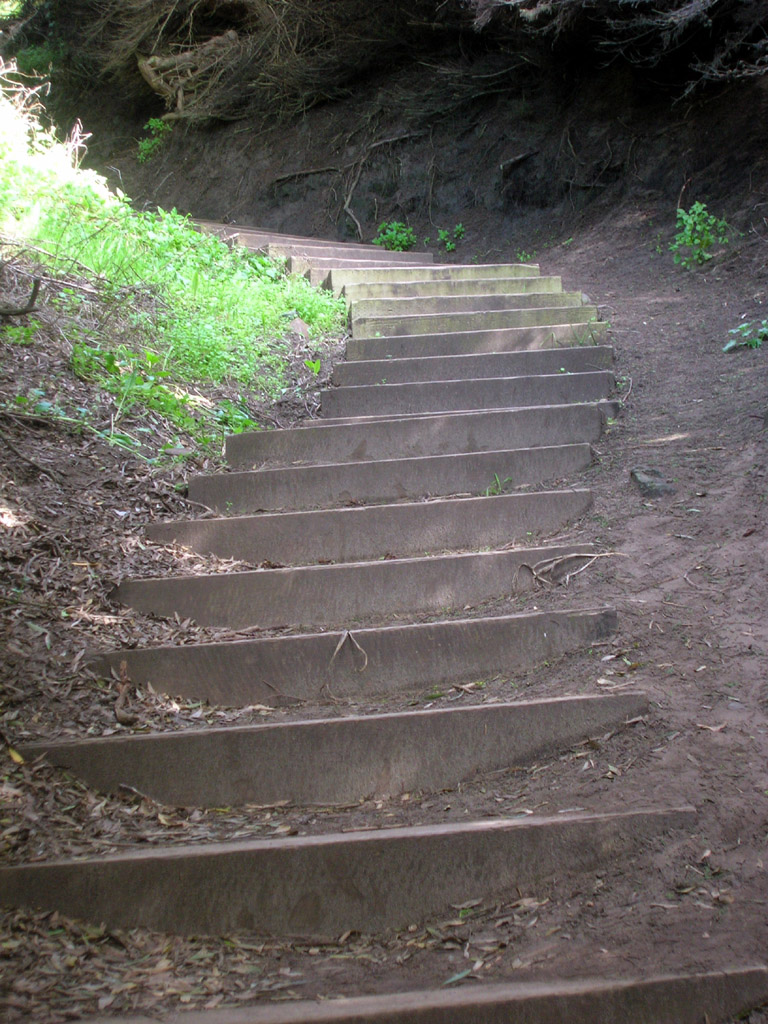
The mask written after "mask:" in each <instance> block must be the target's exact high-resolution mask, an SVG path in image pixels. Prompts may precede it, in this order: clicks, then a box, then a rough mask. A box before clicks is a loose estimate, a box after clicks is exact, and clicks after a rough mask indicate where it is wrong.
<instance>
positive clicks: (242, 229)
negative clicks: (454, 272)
mask: <svg viewBox="0 0 768 1024" xmlns="http://www.w3.org/2000/svg"><path fill="white" fill-rule="evenodd" d="M197 225H198V226H199V227H201V228H203V230H205V231H208V232H209V233H212V234H217V236H219V238H222V239H225V240H226V241H228V242H232V243H233V244H234V245H241V246H245V247H246V248H248V249H254V250H257V251H263V252H266V253H267V255H270V256H284V255H285V256H290V255H294V254H300V253H306V254H307V255H308V256H314V255H326V253H325V252H324V250H336V251H338V253H339V256H340V258H342V259H350V258H351V259H365V258H367V257H371V258H374V259H378V258H379V256H380V255H382V254H384V255H386V256H387V257H391V259H389V260H388V261H389V262H391V263H395V264H396V263H398V262H400V261H402V262H407V263H413V262H415V261H416V262H420V263H431V262H432V260H433V259H434V257H433V255H432V253H401V252H394V251H390V250H387V249H383V248H382V247H381V246H374V245H370V244H369V245H367V244H366V243H362V242H339V241H337V240H334V239H309V238H304V237H303V236H300V234H283V233H281V232H280V231H269V230H265V229H262V228H259V227H250V226H246V225H244V224H221V223H217V222H215V221H207V220H199V221H197ZM269 249H271V250H272V251H271V252H269ZM327 255H332V254H331V253H327Z"/></svg>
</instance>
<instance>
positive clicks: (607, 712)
mask: <svg viewBox="0 0 768 1024" xmlns="http://www.w3.org/2000/svg"><path fill="white" fill-rule="evenodd" d="M647 710H648V701H647V699H646V698H645V696H643V695H642V694H639V693H631V694H621V695H611V696H599V695H598V696H581V697H559V698H556V699H554V700H537V701H520V702H519V703H515V704H487V705H483V704H476V705H473V706H471V707H463V708H453V709H440V710H431V711H407V712H400V713H396V714H380V715H366V716H359V715H358V716H349V717H347V718H324V719H315V720H313V721H299V722H279V723H276V724H269V725H254V726H246V727H239V728H238V727H231V728H220V729H215V728H214V729H211V728H208V729H189V730H186V731H184V732H171V733H149V734H144V735H141V734H138V735H133V736H109V737H104V738H100V739H86V740H71V741H63V742H57V743H27V744H24V745H23V746H22V747H21V748H20V752H21V754H22V756H23V757H25V758H27V759H28V760H32V759H35V758H38V757H41V756H45V758H46V760H47V761H48V763H49V764H53V765H57V766H59V767H61V768H66V769H67V770H69V771H72V772H74V773H75V774H76V775H78V776H79V777H80V778H81V779H83V780H84V781H85V782H86V783H87V784H88V785H89V786H93V787H94V788H96V789H98V790H101V792H116V791H117V790H118V789H119V787H120V786H130V787H131V789H134V790H137V791H138V792H139V793H143V794H145V795H147V796H149V797H151V798H152V799H153V800H158V801H160V802H161V803H164V804H167V805H169V806H171V807H238V806H242V805H243V804H261V805H267V804H276V803H281V802H287V803H290V804H294V805H301V804H348V803H355V802H357V801H359V800H364V799H371V798H378V799H386V798H389V797H396V796H400V794H401V793H406V792H408V791H409V790H412V789H417V790H420V791H422V792H424V791H427V792H435V791H438V790H441V789H446V788H448V787H450V786H455V785H457V784H458V783H460V782H462V781H464V780H466V779H469V778H471V777H472V776H473V775H474V774H475V773H477V772H486V771H494V770H496V769H501V768H507V767H510V766H513V765H521V764H526V763H531V762H532V761H534V760H536V759H537V758H539V757H542V756H547V755H554V754H556V753H558V752H559V751H562V750H567V749H568V748H569V747H571V746H573V745H574V744H576V743H581V742H583V741H584V740H587V739H589V738H590V737H594V736H596V735H598V734H600V735H602V734H603V733H605V731H606V730H607V729H611V728H613V727H615V726H616V725H618V724H620V723H622V722H625V721H627V720H628V719H630V718H634V717H636V716H638V715H643V714H645V713H646V712H647Z"/></svg>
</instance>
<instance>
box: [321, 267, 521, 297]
mask: <svg viewBox="0 0 768 1024" xmlns="http://www.w3.org/2000/svg"><path fill="white" fill-rule="evenodd" d="M328 269H329V270H330V278H329V284H330V285H331V286H332V287H333V289H334V291H341V290H342V289H346V288H347V287H350V286H352V285H358V284H392V283H393V282H397V283H398V284H410V283H414V282H419V283H420V282H422V281H442V282H452V281H472V280H475V281H478V280H483V281H487V280H489V279H493V278H509V277H522V278H530V277H539V276H540V271H539V268H538V266H537V265H536V264H535V263H534V264H531V263H465V264H461V263H453V264H442V265H435V266H422V267H419V268H414V267H378V268H377V267H359V268H355V267H353V266H351V265H345V266H339V267H329V268H328Z"/></svg>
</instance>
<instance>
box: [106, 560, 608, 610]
mask: <svg viewBox="0 0 768 1024" xmlns="http://www.w3.org/2000/svg"><path fill="white" fill-rule="evenodd" d="M593 553H594V549H593V547H592V545H591V544H559V545H549V546H547V547H539V548H514V549H511V550H508V551H484V552H481V553H475V552H471V553H467V554H451V555H433V556H431V557H428V558H396V559H392V560H387V559H385V560H384V561H376V562H352V563H348V564H345V563H342V564H338V565H310V566H301V567H298V568H294V569H258V570H255V571H246V572H234V573H233V572H228V573H217V574H214V575H207V576H172V577H162V578H155V579H141V580H125V581H124V582H122V583H120V584H119V586H118V587H117V588H116V589H115V593H114V596H115V599H116V600H117V601H120V602H121V603H122V604H125V605H128V606H129V607H131V608H134V609H136V611H138V612H142V613H143V614H144V615H159V616H162V617H164V618H172V617H173V616H174V615H179V616H180V617H181V618H191V619H194V621H195V622H196V623H197V624H198V625H200V626H223V627H225V628H227V629H244V628H247V627H250V626H258V627H259V628H261V629H274V628H276V627H282V626H302V627H306V626H337V627H338V626H342V625H346V624H351V623H353V622H354V623H357V622H365V621H368V622H384V621H386V620H387V619H388V618H391V617H392V616H395V615H404V614H422V615H423V614H427V615H432V614H440V613H442V614H447V613H449V612H450V611H457V610H460V609H462V608H470V607H477V606H478V605H481V604H483V603H484V602H486V601H491V600H496V599H504V598H509V597H511V596H512V595H513V594H521V593H525V592H527V591H529V590H530V589H531V588H532V587H533V585H534V582H535V581H534V576H533V572H532V571H531V569H532V567H533V566H536V565H538V564H539V563H543V562H548V561H550V560H553V559H555V560H557V559H562V560H563V569H564V572H565V571H569V570H571V569H576V568H579V566H581V565H583V564H584V563H585V561H587V560H588V559H589V557H590V556H591V555H592V554H593ZM564 572H563V574H564Z"/></svg>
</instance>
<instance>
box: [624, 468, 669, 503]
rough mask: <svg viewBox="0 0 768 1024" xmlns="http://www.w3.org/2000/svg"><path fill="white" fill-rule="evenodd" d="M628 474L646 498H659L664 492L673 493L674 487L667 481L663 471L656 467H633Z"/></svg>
mask: <svg viewBox="0 0 768 1024" xmlns="http://www.w3.org/2000/svg"><path fill="white" fill-rule="evenodd" d="M629 475H630V476H631V477H632V479H633V480H634V481H635V483H636V484H637V486H638V487H639V488H640V493H641V494H643V495H645V497H646V498H660V497H662V496H663V495H665V494H674V493H675V488H674V487H673V486H672V484H669V483H667V481H666V480H665V479H664V475H663V473H661V472H660V471H659V470H658V469H633V470H630V473H629Z"/></svg>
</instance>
